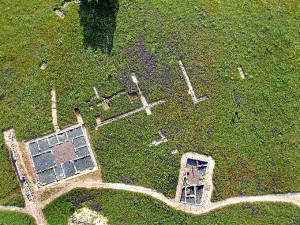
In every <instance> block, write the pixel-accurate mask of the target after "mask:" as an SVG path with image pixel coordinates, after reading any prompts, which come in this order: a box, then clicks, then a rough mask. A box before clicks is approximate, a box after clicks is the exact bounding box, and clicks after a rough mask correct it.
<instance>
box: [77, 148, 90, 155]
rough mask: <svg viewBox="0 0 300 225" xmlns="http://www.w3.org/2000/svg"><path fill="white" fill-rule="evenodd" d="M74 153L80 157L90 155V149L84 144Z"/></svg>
mask: <svg viewBox="0 0 300 225" xmlns="http://www.w3.org/2000/svg"><path fill="white" fill-rule="evenodd" d="M76 155H77V157H79V158H81V157H83V156H88V155H90V151H89V149H88V147H87V146H84V147H81V148H78V149H77V150H76Z"/></svg>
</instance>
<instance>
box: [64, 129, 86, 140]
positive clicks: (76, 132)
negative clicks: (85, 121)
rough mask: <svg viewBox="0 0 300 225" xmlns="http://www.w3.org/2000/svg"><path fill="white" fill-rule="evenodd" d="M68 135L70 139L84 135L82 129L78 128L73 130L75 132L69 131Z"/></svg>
mask: <svg viewBox="0 0 300 225" xmlns="http://www.w3.org/2000/svg"><path fill="white" fill-rule="evenodd" d="M67 133H68V137H69V138H76V137H79V136H81V135H82V134H83V133H82V129H81V127H78V128H76V129H73V130H69V131H67Z"/></svg>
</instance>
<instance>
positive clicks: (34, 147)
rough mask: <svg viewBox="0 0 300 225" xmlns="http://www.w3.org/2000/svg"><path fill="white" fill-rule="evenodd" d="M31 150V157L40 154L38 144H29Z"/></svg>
mask: <svg viewBox="0 0 300 225" xmlns="http://www.w3.org/2000/svg"><path fill="white" fill-rule="evenodd" d="M29 150H30V152H31V155H36V154H38V153H39V145H38V144H37V143H36V142H31V143H30V144H29Z"/></svg>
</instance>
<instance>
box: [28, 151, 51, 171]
mask: <svg viewBox="0 0 300 225" xmlns="http://www.w3.org/2000/svg"><path fill="white" fill-rule="evenodd" d="M32 159H33V162H34V167H35V171H36V172H37V173H39V172H41V171H43V170H47V169H49V168H51V167H53V166H54V157H53V155H52V154H51V153H50V152H47V153H44V154H41V155H38V156H34V157H33V158H32Z"/></svg>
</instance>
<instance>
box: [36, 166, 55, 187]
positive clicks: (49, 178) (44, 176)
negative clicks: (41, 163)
mask: <svg viewBox="0 0 300 225" xmlns="http://www.w3.org/2000/svg"><path fill="white" fill-rule="evenodd" d="M37 175H38V180H39V182H40V183H41V184H44V185H45V184H50V183H53V182H55V181H56V178H55V173H54V170H53V169H49V170H45V171H43V172H40V173H38V174H37Z"/></svg>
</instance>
